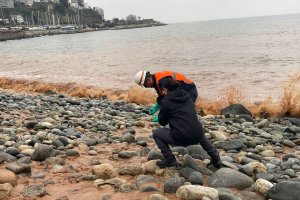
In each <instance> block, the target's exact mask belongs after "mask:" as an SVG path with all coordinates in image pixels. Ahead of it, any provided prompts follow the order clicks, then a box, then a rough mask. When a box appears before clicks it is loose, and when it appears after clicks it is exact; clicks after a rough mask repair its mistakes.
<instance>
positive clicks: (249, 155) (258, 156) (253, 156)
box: [246, 152, 261, 161]
mask: <svg viewBox="0 0 300 200" xmlns="http://www.w3.org/2000/svg"><path fill="white" fill-rule="evenodd" d="M256 153H258V152H256ZM246 156H247V157H248V158H251V159H254V160H257V161H261V157H260V155H257V154H254V152H252V153H248V154H247V155H246Z"/></svg>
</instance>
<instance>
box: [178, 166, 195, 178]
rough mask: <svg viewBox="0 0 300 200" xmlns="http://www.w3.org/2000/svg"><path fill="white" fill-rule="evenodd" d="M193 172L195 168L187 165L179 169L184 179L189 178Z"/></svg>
mask: <svg viewBox="0 0 300 200" xmlns="http://www.w3.org/2000/svg"><path fill="white" fill-rule="evenodd" d="M193 172H196V170H194V169H192V168H189V167H184V168H181V169H180V174H181V176H183V177H184V178H186V179H188V178H190V176H191V174H192V173H193Z"/></svg>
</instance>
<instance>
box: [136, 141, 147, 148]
mask: <svg viewBox="0 0 300 200" xmlns="http://www.w3.org/2000/svg"><path fill="white" fill-rule="evenodd" d="M136 144H137V145H140V146H142V147H146V146H147V142H145V141H138V142H136Z"/></svg>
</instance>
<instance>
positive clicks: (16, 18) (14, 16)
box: [11, 15, 24, 24]
mask: <svg viewBox="0 0 300 200" xmlns="http://www.w3.org/2000/svg"><path fill="white" fill-rule="evenodd" d="M11 18H12V19H13V20H15V21H16V22H17V23H19V24H22V23H24V18H23V17H22V15H11Z"/></svg>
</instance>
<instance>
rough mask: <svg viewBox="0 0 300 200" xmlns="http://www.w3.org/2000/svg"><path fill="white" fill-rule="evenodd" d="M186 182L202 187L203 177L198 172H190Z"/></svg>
mask: <svg viewBox="0 0 300 200" xmlns="http://www.w3.org/2000/svg"><path fill="white" fill-rule="evenodd" d="M188 181H189V182H190V183H192V184H195V185H202V184H203V176H202V174H201V173H200V172H197V171H196V172H192V173H191V175H190V177H189V178H188Z"/></svg>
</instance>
